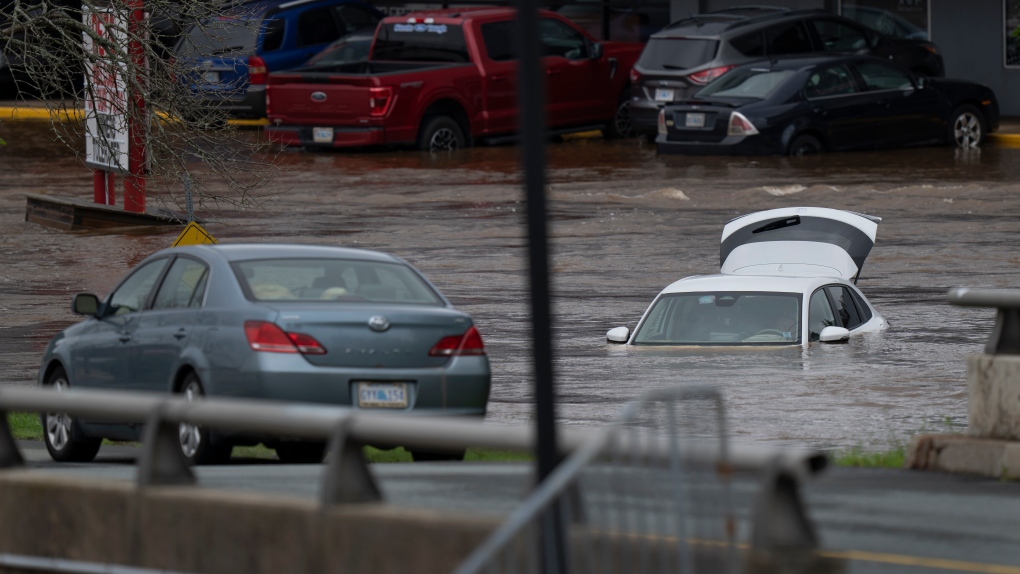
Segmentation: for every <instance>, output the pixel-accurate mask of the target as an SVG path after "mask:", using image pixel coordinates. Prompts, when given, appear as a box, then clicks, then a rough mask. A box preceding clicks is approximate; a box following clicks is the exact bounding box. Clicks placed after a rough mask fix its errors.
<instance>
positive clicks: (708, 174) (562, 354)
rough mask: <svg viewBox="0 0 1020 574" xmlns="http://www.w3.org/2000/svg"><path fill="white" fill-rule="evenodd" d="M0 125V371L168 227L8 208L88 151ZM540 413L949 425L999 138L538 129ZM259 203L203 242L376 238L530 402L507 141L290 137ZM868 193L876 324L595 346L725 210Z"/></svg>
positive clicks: (857, 435)
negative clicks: (370, 146)
mask: <svg viewBox="0 0 1020 574" xmlns="http://www.w3.org/2000/svg"><path fill="white" fill-rule="evenodd" d="M0 127H2V128H3V130H4V131H3V137H4V139H6V140H7V141H8V145H7V146H4V147H3V148H0V227H2V235H0V313H2V315H0V317H2V319H0V384H29V383H31V382H32V381H34V377H35V371H36V369H37V367H38V360H39V357H40V355H41V353H42V350H43V348H44V347H45V344H46V341H47V340H48V339H49V337H51V336H52V335H53V334H54V333H55V332H57V331H58V330H59V329H61V328H62V327H63V326H65V325H67V324H70V323H71V322H73V321H75V317H74V316H73V315H71V313H70V310H69V305H68V302H69V300H70V295H71V294H73V293H74V292H78V291H92V292H96V293H99V294H101V295H105V294H106V293H107V292H108V291H109V289H111V288H112V287H113V285H114V284H115V282H116V281H117V280H118V279H119V278H120V277H121V276H122V275H123V273H124V272H125V271H126V270H127V269H129V268H130V267H131V266H132V265H134V264H135V263H137V262H138V261H139V260H141V259H142V258H143V257H145V256H146V255H148V254H150V253H152V252H153V251H155V250H157V249H160V248H163V247H166V246H169V244H170V243H171V241H172V240H173V239H174V237H175V236H176V234H177V233H178V232H179V229H176V228H172V229H165V230H155V231H153V230H121V231H117V232H114V233H109V232H104V233H97V232H75V233H65V232H59V231H54V230H50V229H45V228H42V227H40V226H37V225H33V224H28V223H25V222H24V221H23V220H24V211H25V200H24V198H23V197H22V196H21V194H22V193H26V192H32V193H48V194H53V195H61V196H72V197H80V198H88V197H90V195H91V174H90V173H89V172H88V171H87V170H86V169H85V168H84V167H82V166H81V165H80V164H78V163H77V162H76V160H75V159H74V158H73V157H72V156H71V154H70V153H69V152H67V151H66V150H65V149H63V148H62V147H60V145H59V144H56V143H52V142H51V141H50V140H49V136H48V135H47V131H46V125H45V124H30V123H21V124H15V123H5V124H3V125H2V126H0ZM549 155H550V158H549V163H550V168H549V182H550V189H549V198H550V209H551V214H552V217H551V234H552V235H551V237H552V242H553V247H554V252H553V254H552V258H551V262H552V267H553V275H554V286H553V288H554V291H555V300H554V311H555V313H556V321H557V323H556V332H555V340H556V343H557V351H556V352H557V357H556V374H557V384H558V387H557V391H558V394H559V398H560V402H559V405H558V415H559V417H560V418H561V419H562V420H563V421H565V422H567V423H578V424H592V423H595V422H599V421H604V420H606V419H608V418H609V417H611V416H612V415H613V414H614V413H616V412H617V410H618V409H619V408H620V406H621V405H622V404H623V403H624V402H625V401H627V400H628V399H630V398H631V397H634V396H636V395H637V394H639V393H641V392H643V391H645V390H647V389H651V388H656V387H661V386H666V385H692V384H713V385H717V386H719V387H721V388H722V389H723V391H724V393H725V395H726V397H727V400H728V406H729V412H730V416H731V420H732V428H733V429H734V432H735V433H736V435H737V438H739V439H743V440H750V441H762V442H772V443H798V444H811V445H817V446H825V447H849V446H863V447H865V448H880V447H884V446H888V445H894V444H899V443H902V442H904V441H906V440H907V439H908V437H909V435H911V434H913V433H916V432H919V431H922V430H925V431H941V430H945V429H947V427H951V428H953V429H955V430H959V429H960V428H961V427H962V426H965V425H966V417H967V409H966V383H965V378H966V368H965V364H964V358H965V357H966V355H968V354H972V353H978V352H980V351H981V349H982V346H983V344H984V341H985V339H986V338H987V336H988V334H989V332H990V331H991V327H992V318H993V316H994V313H993V311H992V310H982V309H963V308H958V307H951V306H949V305H947V304H945V303H944V298H945V297H944V295H945V292H946V290H947V289H948V288H949V287H954V286H974V287H1013V286H1016V285H1017V284H1018V278H1020V250H1018V249H1017V248H1016V245H1017V237H1018V232H1020V177H1018V176H1020V150H1011V149H996V148H986V149H983V150H981V151H980V153H974V154H960V153H959V152H956V151H955V150H953V149H949V148H927V149H911V150H898V151H886V152H877V153H857V154H836V155H831V156H822V157H817V158H807V159H805V160H800V161H794V160H789V159H786V158H754V159H753V160H752V159H747V158H685V157H678V156H669V157H663V158H659V157H656V155H655V152H654V149H653V147H651V146H648V145H644V144H642V143H639V142H636V141H619V142H605V141H602V140H598V139H595V140H571V141H566V142H562V143H557V144H552V145H550V146H549ZM279 161H280V164H281V168H282V171H281V173H280V174H279V177H278V179H277V180H276V183H275V189H274V191H275V195H273V196H271V197H266V198H264V199H263V207H264V210H262V211H258V210H253V211H247V212H237V211H228V210H224V211H213V212H208V211H207V212H205V213H203V214H201V215H204V216H205V217H207V218H210V219H211V221H210V222H209V223H208V225H207V228H208V230H209V231H210V232H211V233H212V234H213V235H214V236H216V237H217V238H218V239H219V240H220V241H221V242H242V241H291V242H298V243H322V244H328V245H345V246H354V247H364V248H371V249H379V250H383V251H388V252H391V253H394V254H396V255H398V256H400V257H403V258H405V259H407V260H408V261H410V262H411V263H412V264H414V265H415V266H417V267H418V268H419V269H421V270H422V271H423V272H424V273H426V274H427V275H428V276H429V278H430V279H432V280H433V281H434V282H435V283H436V284H437V285H438V286H439V288H440V289H441V290H442V291H443V292H444V293H445V294H446V295H447V297H449V298H450V299H451V300H452V301H453V302H454V304H455V305H457V306H458V307H459V308H461V309H463V310H466V311H468V312H470V313H472V315H473V316H474V317H475V320H476V322H477V324H478V327H479V330H480V331H481V333H482V336H483V337H484V339H485V342H486V345H487V347H488V351H489V356H490V359H491V361H492V367H493V391H492V398H491V403H490V408H489V416H488V420H490V421H493V422H497V423H503V422H509V421H522V420H527V419H529V418H530V417H531V413H532V405H531V403H530V395H531V386H530V385H531V383H530V366H529V365H530V359H529V357H530V355H529V352H530V350H529V349H530V348H529V344H530V343H529V337H528V333H529V329H530V323H529V318H528V305H527V290H526V287H527V281H526V273H527V270H526V261H525V259H524V257H525V249H524V247H525V237H524V234H523V233H524V227H523V221H524V204H523V202H522V200H521V198H522V191H521V189H520V184H521V177H520V174H519V172H518V150H517V149H516V148H514V147H487V148H476V149H469V150H463V151H462V152H458V153H457V154H455V155H453V156H449V157H438V158H433V157H429V156H428V155H422V154H419V153H417V152H392V151H387V152H373V153H346V154H340V153H303V152H287V153H284V154H283V155H282V156H281V157H280V158H279ZM794 205H810V206H822V207H831V208H839V209H851V210H855V211H860V212H864V213H868V214H872V215H877V216H881V217H883V218H884V221H883V222H882V223H881V224H880V225H879V230H878V240H877V243H876V246H875V248H874V250H873V251H872V254H871V257H870V258H869V259H868V261H867V264H866V265H865V267H864V270H863V273H862V278H861V280H860V283H859V286H860V288H861V289H862V291H863V292H864V293H865V294H866V295H868V297H869V298H870V300H871V301H872V303H873V304H874V305H875V307H876V308H877V309H878V310H879V311H880V312H881V313H882V314H883V315H885V317H886V318H887V319H888V321H889V323H890V325H891V328H890V329H888V330H887V331H886V332H884V333H881V334H875V335H869V336H864V337H862V338H859V339H857V340H854V341H852V342H851V343H850V344H848V345H836V346H822V345H814V346H812V347H810V348H808V349H801V348H796V349H770V350H762V349H755V350H748V349H744V350H733V349H730V350H700V351H698V350H683V351H671V352H669V351H664V350H661V349H657V350H649V349H627V348H622V347H619V346H607V345H606V343H605V338H604V336H605V332H606V330H607V329H609V328H611V327H616V326H620V325H626V326H630V327H634V325H635V324H636V322H637V320H638V318H639V317H640V315H641V313H642V312H643V311H644V309H645V307H646V306H647V305H648V303H649V302H650V301H651V300H652V298H653V297H654V296H655V295H656V293H658V292H659V290H661V289H662V288H663V287H664V286H665V285H667V284H669V283H670V282H672V281H674V280H676V279H678V278H681V277H684V276H687V275H692V274H707V273H715V272H717V271H718V268H719V237H720V234H721V232H722V226H723V224H724V223H725V222H726V221H728V220H729V219H731V218H733V217H735V216H737V215H741V214H743V213H747V212H751V211H757V210H762V209H769V208H774V207H782V206H794Z"/></svg>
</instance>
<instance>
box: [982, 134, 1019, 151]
mask: <svg viewBox="0 0 1020 574" xmlns="http://www.w3.org/2000/svg"><path fill="white" fill-rule="evenodd" d="M988 141H990V142H992V143H995V144H996V145H999V146H1002V147H1008V148H1017V147H1020V134H1001V133H999V134H988Z"/></svg>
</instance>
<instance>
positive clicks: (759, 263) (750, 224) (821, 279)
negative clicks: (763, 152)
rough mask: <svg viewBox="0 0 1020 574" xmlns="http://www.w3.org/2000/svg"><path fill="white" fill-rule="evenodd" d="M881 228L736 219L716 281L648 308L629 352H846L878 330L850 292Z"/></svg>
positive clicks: (821, 220) (688, 285)
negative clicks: (820, 348)
mask: <svg viewBox="0 0 1020 574" xmlns="http://www.w3.org/2000/svg"><path fill="white" fill-rule="evenodd" d="M879 221H881V218H878V217H872V216H870V215H863V214H860V213H855V212H852V211H841V210H837V209H827V208H822V207H788V208H782V209H772V210H769V211H760V212H757V213H751V214H748V215H744V216H741V217H738V218H736V219H734V220H732V221H730V222H729V223H727V224H726V226H725V227H724V228H723V234H722V245H721V249H720V262H721V269H720V274H718V275H701V276H694V277H687V278H686V279H681V280H679V281H677V282H675V283H673V284H672V285H670V286H668V287H666V288H665V289H663V290H662V292H661V293H659V295H658V296H657V297H656V298H655V300H654V301H652V304H651V305H649V307H648V310H647V311H645V314H644V316H642V317H641V321H640V322H638V325H637V327H636V328H635V329H634V331H633V332H631V331H630V329H628V328H627V327H617V328H615V329H611V330H610V331H609V332H608V333H606V339H607V340H608V341H609V342H610V343H619V344H628V345H729V346H734V345H767V346H776V345H805V346H806V345H808V344H809V343H812V342H815V341H820V342H823V343H833V342H844V341H847V340H849V338H850V337H853V336H856V335H859V334H861V333H869V332H873V331H878V330H881V329H884V328H885V326H886V321H885V319H884V318H883V317H882V315H880V314H879V313H878V311H876V310H875V308H874V307H872V306H871V303H869V302H868V300H867V298H865V297H864V295H863V294H862V293H861V292H860V291H858V289H857V287H856V285H855V283H856V282H857V278H858V277H859V276H860V273H861V268H862V267H863V266H864V260H865V259H866V258H867V257H868V253H870V252H871V248H872V246H874V245H875V233H876V231H877V230H878V222H879Z"/></svg>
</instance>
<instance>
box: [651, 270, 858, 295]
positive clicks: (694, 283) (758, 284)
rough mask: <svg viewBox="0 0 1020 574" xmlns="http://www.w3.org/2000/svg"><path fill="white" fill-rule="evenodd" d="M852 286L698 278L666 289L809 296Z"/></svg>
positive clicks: (811, 280)
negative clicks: (829, 287)
mask: <svg viewBox="0 0 1020 574" xmlns="http://www.w3.org/2000/svg"><path fill="white" fill-rule="evenodd" d="M832 283H841V284H849V282H848V281H846V280H844V279H842V278H839V277H793V276H776V275H722V274H720V275H695V276H693V277H687V278H684V279H681V280H679V281H676V282H674V283H672V284H671V285H669V286H668V287H666V288H665V289H663V290H662V292H661V293H660V295H665V294H668V293H691V292H700V291H763V292H767V293H802V294H803V293H809V292H812V291H814V290H815V289H817V288H819V287H821V286H822V285H829V284H832Z"/></svg>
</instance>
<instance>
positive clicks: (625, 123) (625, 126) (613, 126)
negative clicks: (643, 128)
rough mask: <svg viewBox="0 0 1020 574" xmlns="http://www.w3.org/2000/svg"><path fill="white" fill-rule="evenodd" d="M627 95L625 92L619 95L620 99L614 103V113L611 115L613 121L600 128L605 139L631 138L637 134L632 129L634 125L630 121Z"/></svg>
mask: <svg viewBox="0 0 1020 574" xmlns="http://www.w3.org/2000/svg"><path fill="white" fill-rule="evenodd" d="M627 95H628V94H627V93H626V92H624V93H623V94H621V95H620V101H619V102H617V104H616V115H615V116H613V121H611V122H609V123H608V124H606V127H605V128H604V129H603V130H602V135H603V136H604V137H605V138H606V139H624V138H632V137H634V136H635V135H637V133H636V132H635V131H634V125H633V123H632V122H631V121H630V98H628V97H627Z"/></svg>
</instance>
